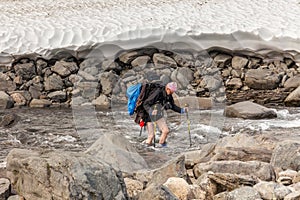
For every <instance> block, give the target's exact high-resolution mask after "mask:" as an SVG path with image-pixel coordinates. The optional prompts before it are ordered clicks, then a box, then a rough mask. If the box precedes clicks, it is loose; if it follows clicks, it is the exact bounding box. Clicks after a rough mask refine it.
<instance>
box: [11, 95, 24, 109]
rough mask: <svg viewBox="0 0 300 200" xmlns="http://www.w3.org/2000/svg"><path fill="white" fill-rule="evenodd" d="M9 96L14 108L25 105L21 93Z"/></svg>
mask: <svg viewBox="0 0 300 200" xmlns="http://www.w3.org/2000/svg"><path fill="white" fill-rule="evenodd" d="M10 96H11V98H12V99H13V100H14V102H15V104H14V105H15V106H25V105H26V104H27V101H26V99H25V97H24V96H23V95H22V94H21V93H12V94H11V95H10Z"/></svg>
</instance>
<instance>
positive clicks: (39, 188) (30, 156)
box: [7, 149, 127, 200]
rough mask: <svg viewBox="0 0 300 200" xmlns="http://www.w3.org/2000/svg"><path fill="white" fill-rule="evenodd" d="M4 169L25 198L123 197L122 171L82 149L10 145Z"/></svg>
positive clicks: (123, 199)
mask: <svg viewBox="0 0 300 200" xmlns="http://www.w3.org/2000/svg"><path fill="white" fill-rule="evenodd" d="M7 171H8V173H7V175H8V177H9V179H10V180H11V183H12V185H13V188H14V189H15V190H16V192H17V193H18V194H19V195H21V196H23V197H24V198H25V199H30V200H38V199H45V200H47V199H49V200H50V199H62V200H64V199H65V200H67V199H75V198H79V199H120V200H125V199H126V198H127V194H126V189H125V185H124V180H123V178H122V175H120V174H119V173H117V172H116V171H115V170H114V169H112V168H111V167H110V166H108V165H106V164H104V163H103V162H102V161H100V160H97V159H95V158H94V157H93V156H89V155H87V154H84V153H72V152H61V151H51V152H35V151H30V150H24V149H14V150H12V151H11V152H10V153H9V154H8V156H7Z"/></svg>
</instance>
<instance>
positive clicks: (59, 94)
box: [48, 91, 67, 102]
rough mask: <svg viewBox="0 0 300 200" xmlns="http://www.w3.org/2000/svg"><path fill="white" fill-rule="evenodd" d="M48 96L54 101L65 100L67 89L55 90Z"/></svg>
mask: <svg viewBox="0 0 300 200" xmlns="http://www.w3.org/2000/svg"><path fill="white" fill-rule="evenodd" d="M48 97H49V98H50V99H51V100H52V101H53V102H65V101H66V100H67V93H66V92H65V91H54V92H50V93H49V94H48Z"/></svg>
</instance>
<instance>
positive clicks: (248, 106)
mask: <svg viewBox="0 0 300 200" xmlns="http://www.w3.org/2000/svg"><path fill="white" fill-rule="evenodd" d="M224 115H225V116H226V117H238V118H243V119H271V118H276V117H277V114H276V112H275V111H274V110H272V109H269V108H266V107H264V106H261V105H259V104H256V103H253V102H250V101H244V102H239V103H236V104H233V105H230V106H227V107H226V108H225V110H224Z"/></svg>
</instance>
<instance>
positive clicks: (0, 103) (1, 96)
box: [0, 91, 14, 109]
mask: <svg viewBox="0 0 300 200" xmlns="http://www.w3.org/2000/svg"><path fill="white" fill-rule="evenodd" d="M13 106H14V100H13V98H11V96H9V95H8V94H6V93H5V92H3V91H0V109H7V108H12V107H13Z"/></svg>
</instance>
